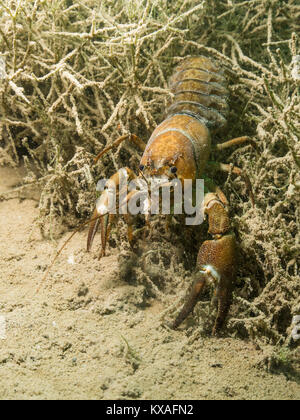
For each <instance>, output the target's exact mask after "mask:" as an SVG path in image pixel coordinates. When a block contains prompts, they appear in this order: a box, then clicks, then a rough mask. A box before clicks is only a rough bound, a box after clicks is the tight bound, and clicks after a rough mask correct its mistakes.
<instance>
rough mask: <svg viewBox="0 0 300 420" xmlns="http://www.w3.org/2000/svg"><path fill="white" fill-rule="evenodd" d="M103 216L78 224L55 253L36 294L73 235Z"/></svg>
mask: <svg viewBox="0 0 300 420" xmlns="http://www.w3.org/2000/svg"><path fill="white" fill-rule="evenodd" d="M102 216H103V214H100V215H98V216H97V217H95V218H92V219H90V220H87V221H86V222H84V223H82V224H81V225H80V226H78V228H77V229H76V230H75V231H74V232H73V233H72V234H71V235H70V237H69V238H68V239H67V240H66V241H65V242H64V244H63V245H62V246H61V248H60V249H59V250H58V251H57V253H56V255H55V257H54V258H53V260H52V262H51V264H50V265H49V267H48V268H47V271H46V273H45V275H44V276H43V278H42V280H41V282H40V284H39V285H38V287H37V289H36V291H35V292H34V294H35V293H38V292H39V291H40V288H41V285H42V283H44V282H45V281H46V279H47V277H48V275H49V272H50V270H51V268H52V267H53V265H54V264H55V262H56V260H57V258H58V257H59V256H60V254H61V252H62V250H63V249H64V248H65V246H66V245H67V244H68V243H69V242H70V240H71V239H72V238H73V236H74V235H75V234H76V233H77V232H79V231H80V229H81V228H82V227H83V226H85V225H87V224H89V223H92V222H94V221H96V220H99V219H100V218H101V217H102Z"/></svg>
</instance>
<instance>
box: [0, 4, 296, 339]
mask: <svg viewBox="0 0 300 420" xmlns="http://www.w3.org/2000/svg"><path fill="white" fill-rule="evenodd" d="M299 22H300V6H299V5H298V2H297V1H296V0H289V1H280V0H277V1H276V0H268V1H266V0H250V1H242V0H236V1H235V0H218V1H208V0H202V1H194V0H176V1H168V0H154V1H150V0H130V1H125V0H116V1H110V0H103V1H101V2H94V1H92V0H86V1H76V0H74V1H73V0H52V1H44V0H35V1H29V0H18V1H13V0H0V54H1V55H0V113H1V115H0V164H1V165H11V166H16V165H19V164H24V165H25V167H26V169H27V175H26V177H25V178H24V183H23V184H22V185H21V186H19V187H18V188H17V189H15V190H13V191H11V192H10V193H8V194H5V195H3V196H2V198H3V199H8V198H10V197H15V196H16V195H17V194H18V195H20V196H22V195H23V194H24V191H27V190H28V189H30V188H34V189H36V188H37V187H38V188H39V189H40V191H41V196H40V201H39V209H40V221H42V226H43V229H44V232H45V234H46V233H49V232H48V231H49V229H51V228H52V226H53V224H54V220H55V221H56V222H57V221H58V222H60V223H62V222H66V221H67V220H68V221H70V220H71V221H72V223H71V225H74V224H75V223H76V221H75V220H74V219H75V218H76V219H78V218H83V219H85V218H86V217H87V216H88V215H89V214H90V212H91V210H92V207H93V204H94V199H95V184H96V181H97V180H98V178H99V177H100V176H101V177H108V176H110V175H112V173H113V172H115V171H116V170H117V169H119V168H120V167H122V166H125V165H127V166H131V167H132V168H133V169H135V168H136V166H137V164H138V161H139V156H138V152H137V150H135V148H134V147H132V146H130V145H129V144H127V143H126V142H124V143H122V144H121V145H120V146H119V147H118V148H116V149H113V150H112V151H110V153H109V154H108V155H107V156H105V157H104V158H103V160H101V161H100V162H99V164H98V165H97V166H94V165H92V162H93V157H94V155H95V154H96V153H98V152H99V151H100V150H101V149H102V148H103V147H104V146H106V145H109V144H111V143H112V141H113V140H115V139H116V138H117V137H119V136H120V135H123V134H127V133H135V134H137V135H139V136H140V137H141V138H143V139H145V140H147V139H148V138H149V135H150V134H151V132H152V131H153V129H154V128H155V127H156V125H157V124H158V123H160V122H161V121H162V119H163V117H164V110H165V108H166V105H167V103H168V101H169V99H170V95H171V94H170V91H169V89H168V77H169V75H170V74H171V72H172V70H173V68H174V65H175V64H176V63H178V62H180V61H181V59H182V58H183V57H186V56H188V55H199V54H203V55H207V56H210V57H213V58H215V59H217V60H220V61H221V62H222V63H223V66H224V69H225V74H226V76H227V78H228V81H229V89H230V104H229V105H230V115H229V119H228V128H227V131H225V132H222V133H221V134H218V136H217V137H216V138H215V141H225V140H227V139H230V138H233V137H238V136H241V135H249V136H252V137H253V138H254V139H255V141H256V143H257V148H256V150H254V149H253V148H251V146H245V147H243V148H240V149H237V150H235V151H234V152H233V153H232V152H226V156H224V155H222V156H218V160H219V161H225V160H226V161H227V162H230V163H232V164H236V165H237V166H239V167H242V168H244V169H245V170H246V171H247V173H248V175H249V177H250V179H251V182H252V185H253V189H254V191H255V196H256V205H255V207H254V208H251V206H250V204H249V203H248V200H247V199H245V197H244V185H243V182H242V180H241V179H240V178H236V179H234V178H232V177H228V179H226V178H220V179H219V181H220V183H223V185H225V186H224V190H225V193H226V194H227V196H228V198H229V199H230V204H231V216H232V219H233V223H234V227H235V230H236V232H238V238H239V243H240V248H241V249H240V264H239V275H238V284H237V285H236V289H235V297H234V305H233V308H232V311H231V314H230V317H229V321H228V329H229V332H230V333H231V334H239V335H241V336H243V337H251V338H253V339H255V340H263V341H266V342H271V343H281V344H282V343H288V342H289V340H290V336H289V334H290V325H291V321H292V318H293V316H296V315H299V314H300V298H299V292H300V282H299V264H300V261H299V254H300V242H299V241H300V236H299V225H300V214H299V212H300V175H299V170H300V143H299V136H300V118H299V114H300V102H299V95H300V51H299V39H298V36H297V34H298V33H299V29H300V25H299ZM46 222H47V223H46ZM45 226H46V227H47V228H45Z"/></svg>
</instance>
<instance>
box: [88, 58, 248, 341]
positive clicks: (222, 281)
mask: <svg viewBox="0 0 300 420" xmlns="http://www.w3.org/2000/svg"><path fill="white" fill-rule="evenodd" d="M170 89H171V92H172V93H173V95H174V100H173V103H172V104H171V105H170V106H169V108H168V109H167V113H166V114H167V116H166V118H165V119H164V121H163V122H162V123H161V124H160V125H158V126H157V128H156V129H155V130H154V132H153V133H152V135H151V137H150V139H149V141H148V143H147V144H145V143H144V142H143V141H142V140H141V139H140V138H138V137H137V136H136V135H133V134H130V135H124V136H122V137H120V138H119V139H117V140H116V141H114V142H113V143H112V144H111V145H109V146H108V147H106V148H105V149H104V150H103V151H102V152H101V153H99V155H98V156H97V157H96V158H95V162H96V161H97V160H98V159H100V158H101V157H102V156H103V155H104V154H105V153H106V152H108V151H109V150H111V149H112V148H113V147H115V146H116V145H119V144H120V143H121V142H122V141H125V140H126V139H128V140H129V141H131V142H132V143H134V144H135V145H136V146H137V147H138V148H139V149H140V150H141V151H142V152H143V155H142V158H141V160H140V164H139V175H138V176H136V175H135V174H134V172H133V171H132V170H131V169H129V168H122V169H120V170H119V171H118V172H117V173H115V174H114V175H113V176H112V177H111V178H110V179H109V180H108V181H107V182H106V184H105V188H104V191H103V192H102V194H101V195H100V197H99V198H98V200H97V204H96V208H95V210H94V214H93V217H92V218H91V220H90V221H89V223H90V228H89V233H88V239H87V250H88V251H90V249H91V246H92V243H93V240H94V237H95V234H96V232H97V230H98V228H99V227H100V231H101V240H102V246H101V253H100V257H101V256H103V255H105V249H106V245H107V242H108V239H109V235H110V230H111V226H112V224H113V223H114V221H115V219H116V214H115V212H112V211H111V207H110V204H109V203H110V194H111V193H112V192H115V193H116V196H117V198H118V199H119V202H118V204H119V206H118V209H119V210H120V209H121V208H122V207H123V206H124V204H128V203H129V201H130V200H131V199H133V198H135V199H136V198H137V197H139V199H140V200H141V201H142V207H143V208H144V210H145V212H144V214H145V215H146V221H147V220H148V219H149V214H150V210H149V209H150V208H151V205H152V203H151V202H149V200H148V198H147V199H145V198H143V195H142V192H143V191H142V190H143V188H146V189H147V188H148V187H149V183H150V180H152V181H153V179H154V180H156V181H158V185H159V186H161V187H162V189H163V187H164V186H168V187H170V185H171V184H172V182H173V181H174V180H177V181H180V183H181V184H182V185H183V186H184V185H185V184H187V182H188V180H189V182H191V183H192V185H194V184H195V182H196V180H198V179H201V178H203V176H204V174H205V173H206V171H209V170H210V168H212V170H213V171H216V170H219V171H223V172H228V173H229V172H231V173H233V174H236V175H239V176H241V177H242V178H243V179H244V181H245V183H246V187H247V189H248V191H249V196H250V199H251V201H252V205H253V204H254V197H253V193H252V188H251V184H250V180H249V178H248V176H247V175H246V174H245V173H243V171H242V170H241V169H239V168H238V167H235V166H232V165H229V164H222V163H217V162H209V160H208V159H209V156H210V153H211V151H212V150H224V149H226V148H228V147H231V146H234V145H239V144H242V143H245V142H249V143H253V141H252V140H251V139H250V138H249V137H247V136H244V137H238V138H235V139H232V140H229V141H226V142H225V143H219V144H216V145H215V146H212V144H211V134H213V133H215V132H216V131H218V130H219V129H221V128H223V127H224V126H225V125H226V117H227V114H228V104H227V97H228V90H227V86H226V79H225V77H224V74H223V71H222V69H221V68H220V66H219V64H218V63H216V62H214V61H213V60H211V59H209V58H207V57H203V56H199V57H191V58H186V59H184V60H183V61H182V62H181V63H180V64H179V65H178V66H177V68H176V69H175V72H174V74H173V76H172V77H171V79H170ZM254 144H255V143H254ZM207 179H208V181H206V180H205V188H206V192H205V194H204V200H203V202H202V203H201V206H202V207H201V209H202V210H201V211H202V214H203V215H204V217H207V219H208V233H209V234H210V235H211V237H212V238H211V239H208V240H205V241H204V242H203V243H202V245H201V246H200V249H199V252H198V257H197V266H196V280H195V281H194V283H193V285H192V289H191V291H190V293H189V295H188V296H187V298H186V301H185V303H184V305H183V307H182V309H181V310H180V312H179V314H178V316H177V317H176V318H175V320H173V322H172V323H171V327H172V328H177V327H178V326H179V325H180V324H181V323H182V322H183V321H184V320H185V319H186V317H187V316H188V315H189V314H190V313H191V311H192V310H193V308H194V307H195V305H196V303H197V301H198V300H199V297H200V296H201V294H202V293H203V291H204V289H205V286H206V285H208V284H213V285H214V287H215V298H216V300H217V316H216V320H215V323H214V327H213V334H216V333H218V332H219V331H220V329H221V327H222V326H223V324H224V321H225V318H226V316H227V314H228V311H229V308H230V305H231V300H232V291H233V285H234V282H235V278H236V271H237V270H236V268H237V267H236V265H237V259H236V238H235V234H234V233H233V231H232V229H231V225H230V219H229V215H228V201H227V199H226V197H225V195H224V193H223V192H222V190H221V189H220V188H219V187H218V186H217V185H215V183H214V182H213V181H212V180H210V179H209V178H207ZM131 181H133V185H134V186H135V187H133V188H131V190H130V191H129V192H128V193H127V191H126V194H125V195H124V194H123V198H122V200H121V199H120V196H121V193H122V188H123V187H121V184H122V183H123V184H122V185H123V186H124V185H125V184H126V185H127V184H128V183H129V182H131ZM141 183H143V185H144V186H143V187H142V188H141V187H140V185H141ZM143 200H144V201H143ZM173 204H176V203H173ZM177 204H178V203H177ZM120 213H123V214H122V215H124V217H125V221H126V222H127V225H128V240H129V243H132V242H133V240H134V233H133V228H132V225H133V219H134V218H133V214H130V212H129V214H128V213H127V214H124V213H126V212H120ZM156 214H157V213H156Z"/></svg>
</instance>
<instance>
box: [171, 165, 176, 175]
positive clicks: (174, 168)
mask: <svg viewBox="0 0 300 420" xmlns="http://www.w3.org/2000/svg"><path fill="white" fill-rule="evenodd" d="M170 171H171V172H172V174H176V172H177V168H176V166H171V169H170Z"/></svg>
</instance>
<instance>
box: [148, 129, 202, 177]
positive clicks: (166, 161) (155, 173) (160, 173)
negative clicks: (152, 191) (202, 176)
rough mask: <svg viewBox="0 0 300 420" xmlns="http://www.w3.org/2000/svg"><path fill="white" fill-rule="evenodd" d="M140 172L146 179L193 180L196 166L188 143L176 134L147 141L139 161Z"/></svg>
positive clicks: (163, 135)
mask: <svg viewBox="0 0 300 420" xmlns="http://www.w3.org/2000/svg"><path fill="white" fill-rule="evenodd" d="M140 171H141V172H142V173H143V175H144V176H145V177H146V178H153V177H165V178H166V179H168V180H172V179H176V178H177V179H179V180H180V181H181V182H183V181H184V180H185V179H192V180H194V179H195V178H196V164H195V159H194V155H193V149H192V146H191V144H190V142H189V141H187V138H186V137H185V136H183V135H182V134H180V133H178V132H168V133H164V134H161V135H159V136H158V137H156V138H155V139H154V140H153V141H152V142H151V141H149V143H148V146H147V147H146V149H145V152H144V154H143V156H142V159H141V161H140Z"/></svg>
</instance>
